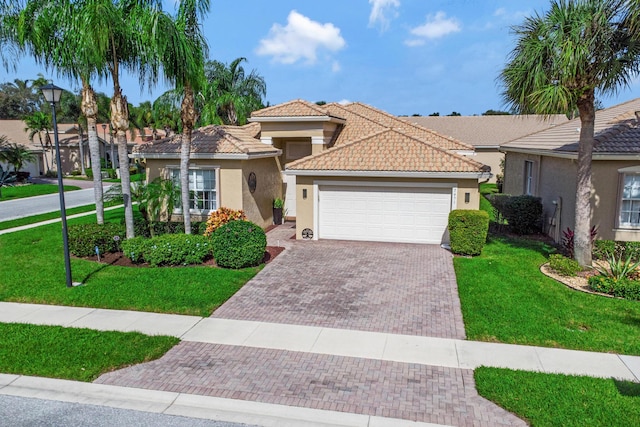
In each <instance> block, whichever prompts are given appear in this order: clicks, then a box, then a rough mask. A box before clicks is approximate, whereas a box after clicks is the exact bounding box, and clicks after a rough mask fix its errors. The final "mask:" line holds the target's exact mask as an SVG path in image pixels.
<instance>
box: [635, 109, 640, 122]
mask: <svg viewBox="0 0 640 427" xmlns="http://www.w3.org/2000/svg"><path fill="white" fill-rule="evenodd" d="M635 115H636V124H638V123H640V111H635Z"/></svg>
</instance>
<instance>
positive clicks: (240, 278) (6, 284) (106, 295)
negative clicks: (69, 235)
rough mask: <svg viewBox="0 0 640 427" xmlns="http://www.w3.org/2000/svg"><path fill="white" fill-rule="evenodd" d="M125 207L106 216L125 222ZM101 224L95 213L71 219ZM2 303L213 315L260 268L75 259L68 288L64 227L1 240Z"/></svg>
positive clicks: (32, 231) (42, 229) (31, 230)
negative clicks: (140, 265) (117, 263)
mask: <svg viewBox="0 0 640 427" xmlns="http://www.w3.org/2000/svg"><path fill="white" fill-rule="evenodd" d="M122 216H123V210H122V209H116V210H113V211H108V212H105V220H106V221H109V220H111V221H114V220H115V221H119V220H120V218H122ZM92 221H93V222H95V215H90V216H87V217H83V218H77V219H74V220H70V221H69V224H73V223H77V222H92ZM0 248H2V249H1V250H0V300H1V301H13V302H25V303H27V302H28V303H34V304H54V305H68V306H82V307H96V308H110V309H120V310H138V311H150V312H161V313H177V314H188V315H197V316H209V315H210V314H211V313H212V312H213V310H215V309H216V308H217V307H219V306H220V305H222V303H224V302H225V301H226V300H227V299H229V298H230V297H231V296H232V295H233V294H234V293H235V292H236V291H238V289H240V288H241V287H242V286H243V285H244V284H245V283H246V282H247V281H248V280H249V279H251V278H252V277H253V276H254V275H255V274H256V273H257V272H258V271H259V269H260V268H259V267H255V268H246V269H241V270H227V269H219V268H212V267H207V266H195V267H174V268H168V267H158V268H130V267H118V266H112V265H108V264H99V263H96V262H92V261H87V260H83V259H76V258H72V259H71V270H72V273H73V280H74V281H78V282H82V283H83V284H84V285H83V286H81V287H77V288H72V289H68V288H66V287H65V279H64V277H65V272H64V258H63V250H62V236H61V233H60V224H50V225H46V226H42V227H37V228H34V229H29V230H24V231H20V232H16V233H9V234H5V235H1V236H0Z"/></svg>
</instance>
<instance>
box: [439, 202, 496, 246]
mask: <svg viewBox="0 0 640 427" xmlns="http://www.w3.org/2000/svg"><path fill="white" fill-rule="evenodd" d="M488 229H489V214H488V213H487V212H486V211H477V210H463V209H456V210H453V211H451V212H450V213H449V237H450V240H451V251H452V252H453V253H455V254H460V255H480V253H481V252H482V248H483V247H484V244H485V243H486V241H487V230H488Z"/></svg>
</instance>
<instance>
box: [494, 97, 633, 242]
mask: <svg viewBox="0 0 640 427" xmlns="http://www.w3.org/2000/svg"><path fill="white" fill-rule="evenodd" d="M639 120H640V98H638V99H634V100H631V101H628V102H625V103H623V104H619V105H616V106H614V107H611V108H606V109H603V110H599V111H597V112H596V120H595V140H596V142H595V146H594V150H593V161H592V187H593V190H592V198H591V207H592V218H591V224H592V225H594V226H596V227H597V228H598V238H600V239H611V240H625V241H640V125H639V123H638V121H639ZM579 137H580V119H579V118H577V119H573V120H571V121H569V122H567V123H565V124H562V125H559V126H556V127H554V128H552V129H549V130H546V131H542V132H538V133H535V134H533V135H529V136H526V137H524V138H520V139H517V140H515V141H512V142H509V143H507V144H504V145H502V147H501V149H502V150H503V151H504V152H505V153H506V167H505V182H504V192H505V193H508V194H531V195H534V196H538V197H541V198H542V204H543V208H544V215H545V220H544V228H545V230H544V231H545V232H547V233H548V234H549V235H550V236H552V237H553V238H554V239H555V240H556V241H559V240H560V239H561V238H562V231H563V230H566V229H567V228H571V229H573V228H574V224H575V223H574V220H575V219H574V214H575V200H576V173H577V170H576V161H577V158H578V139H579Z"/></svg>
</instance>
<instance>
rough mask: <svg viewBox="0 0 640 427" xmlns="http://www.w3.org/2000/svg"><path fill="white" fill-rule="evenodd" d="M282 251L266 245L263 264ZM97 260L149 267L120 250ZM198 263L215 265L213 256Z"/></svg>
mask: <svg viewBox="0 0 640 427" xmlns="http://www.w3.org/2000/svg"><path fill="white" fill-rule="evenodd" d="M282 251H284V248H283V247H281V246H267V248H266V250H265V253H264V258H263V259H262V262H263V263H265V264H268V263H270V262H271V261H273V260H274V259H275V258H276V257H277V256H278V255H280V254H281V253H282ZM83 259H86V260H88V261H95V262H98V257H97V256H96V255H92V256H90V257H84V258H83ZM99 262H100V263H102V264H110V265H117V266H120V267H149V264H147V263H141V264H134V263H133V262H131V259H129V258H127V257H126V256H124V255H123V254H122V252H110V253H106V254H101V255H100V261H99ZM200 265H206V266H210V267H217V265H216V261H215V260H214V259H213V258H211V259H209V260H207V261H205V262H203V263H202V264H200ZM172 267H174V268H175V267H176V266H172Z"/></svg>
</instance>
